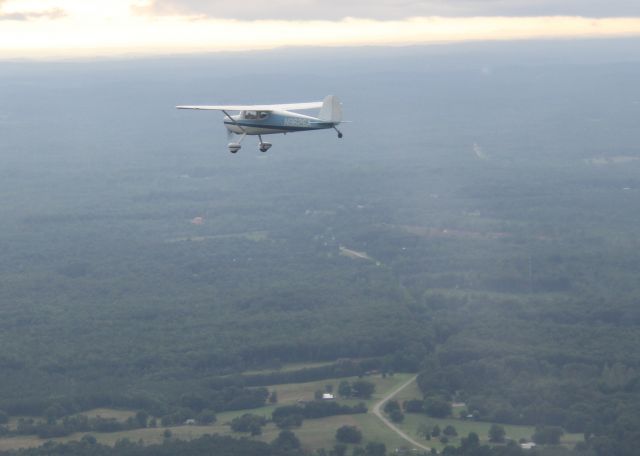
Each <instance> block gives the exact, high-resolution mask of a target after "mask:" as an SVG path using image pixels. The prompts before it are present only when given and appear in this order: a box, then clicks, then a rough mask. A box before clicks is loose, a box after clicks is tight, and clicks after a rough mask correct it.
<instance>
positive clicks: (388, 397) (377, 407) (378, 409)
mask: <svg viewBox="0 0 640 456" xmlns="http://www.w3.org/2000/svg"><path fill="white" fill-rule="evenodd" d="M417 377H418V376H417V375H415V376H413V377H411V379H409V380H408V381H406V382H405V383H403V384H402V385H400V386H399V387H397V388H396V389H394V390H393V391H391V392H390V393H389V394H387V395H386V396H385V397H384V398H382V400H381V401H380V402H378V403H377V404H376V405H374V406H373V413H374V415H376V416H377V417H378V418H380V419H381V420H382V422H383V423H384V424H385V425H386V426H387V427H388V428H389V429H391V430H392V431H393V432H395V433H396V434H398V435H399V436H400V437H402V438H403V439H405V440H406V441H407V442H409V443H410V444H411V445H413V446H415V447H416V448H422V449H423V450H426V451H430V450H431V448H429V447H428V446H426V445H423V444H421V443H419V442H417V441H415V440H414V439H413V438H411V437H409V436H408V435H407V434H406V433H405V432H403V431H401V430H400V429H399V428H398V427H397V426H396V425H395V424H393V423H392V422H391V421H389V420H388V419H387V417H386V416H384V413H383V412H382V410H381V409H382V407H383V406H384V404H385V402H387V401H389V400H391V399H393V396H395V395H396V394H398V393H399V392H400V391H402V390H403V389H405V388H406V387H407V386H409V385H411V383H413V382H414V381H415V380H416V378H417Z"/></svg>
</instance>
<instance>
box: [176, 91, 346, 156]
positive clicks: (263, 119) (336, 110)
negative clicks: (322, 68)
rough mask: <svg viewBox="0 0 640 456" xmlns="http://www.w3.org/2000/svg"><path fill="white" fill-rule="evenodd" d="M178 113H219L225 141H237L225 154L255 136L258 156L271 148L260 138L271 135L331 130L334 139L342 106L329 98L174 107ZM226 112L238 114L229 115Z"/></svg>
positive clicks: (340, 119)
mask: <svg viewBox="0 0 640 456" xmlns="http://www.w3.org/2000/svg"><path fill="white" fill-rule="evenodd" d="M176 108H178V109H196V110H203V111H222V112H223V113H224V115H225V116H226V117H225V119H224V126H225V127H226V128H227V133H228V135H229V140H231V139H232V138H233V135H234V134H236V135H240V139H239V140H238V141H237V142H236V141H232V142H230V143H229V146H228V147H229V152H231V153H232V154H235V153H236V152H238V151H239V150H240V149H241V148H242V140H243V139H244V138H245V137H246V136H247V135H257V136H258V139H259V140H260V143H259V144H258V147H259V148H260V151H261V152H266V151H268V150H269V149H270V148H271V145H272V144H271V143H268V142H264V141H263V140H262V135H270V134H274V133H284V134H287V133H292V132H296V131H309V130H326V129H331V128H332V129H334V130H335V131H336V132H337V133H338V138H342V132H341V131H340V130H338V128H337V125H339V124H340V122H342V103H340V100H338V97H336V96H334V95H329V96H327V97H325V99H324V101H318V102H311V103H289V104H274V105H229V106H176ZM317 108H320V113H319V114H318V117H312V116H307V115H304V114H299V113H297V112H292V111H304V110H306V109H317ZM229 111H240V112H239V114H236V115H231V114H229Z"/></svg>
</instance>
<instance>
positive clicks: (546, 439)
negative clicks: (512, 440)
mask: <svg viewBox="0 0 640 456" xmlns="http://www.w3.org/2000/svg"><path fill="white" fill-rule="evenodd" d="M563 435H564V431H563V430H562V428H560V427H558V426H538V427H537V428H536V432H534V434H533V437H532V439H533V441H534V442H535V443H537V444H538V445H557V444H558V443H560V437H562V436H563Z"/></svg>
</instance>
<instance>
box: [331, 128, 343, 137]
mask: <svg viewBox="0 0 640 456" xmlns="http://www.w3.org/2000/svg"><path fill="white" fill-rule="evenodd" d="M333 129H334V130H335V131H337V132H338V139H342V136H343V135H342V132H341V131H340V130H338V129H337V128H336V127H333Z"/></svg>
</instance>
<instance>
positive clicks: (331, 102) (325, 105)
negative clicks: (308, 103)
mask: <svg viewBox="0 0 640 456" xmlns="http://www.w3.org/2000/svg"><path fill="white" fill-rule="evenodd" d="M319 118H320V120H322V121H323V122H331V123H335V124H338V123H340V122H342V103H340V100H339V99H338V97H336V96H335V95H328V96H326V97H325V99H324V100H323V101H322V109H320V115H319Z"/></svg>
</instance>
